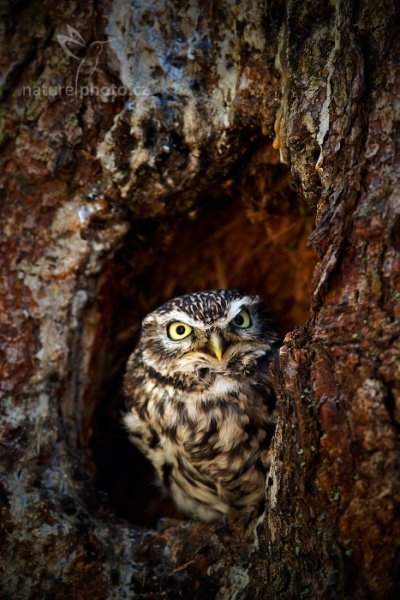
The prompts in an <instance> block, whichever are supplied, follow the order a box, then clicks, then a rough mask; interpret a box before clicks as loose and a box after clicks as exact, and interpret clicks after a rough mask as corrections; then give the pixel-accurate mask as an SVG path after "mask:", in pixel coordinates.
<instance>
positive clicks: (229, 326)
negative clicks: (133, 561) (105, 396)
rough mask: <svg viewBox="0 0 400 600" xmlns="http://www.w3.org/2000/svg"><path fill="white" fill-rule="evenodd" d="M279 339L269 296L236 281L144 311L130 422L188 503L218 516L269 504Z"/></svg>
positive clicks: (128, 390) (187, 508) (127, 385)
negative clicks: (273, 366)
mask: <svg viewBox="0 0 400 600" xmlns="http://www.w3.org/2000/svg"><path fill="white" fill-rule="evenodd" d="M278 340H279V337H278V335H277V333H276V332H275V331H274V329H273V325H272V321H271V319H270V317H269V316H268V314H267V311H266V308H265V306H264V304H263V302H262V300H261V298H260V297H259V296H247V295H245V294H242V293H240V292H238V291H236V290H215V291H208V292H198V293H194V294H187V295H185V296H180V297H178V298H175V299H173V300H170V301H169V302H166V303H165V304H163V305H162V306H161V307H160V308H158V309H157V310H155V311H153V312H151V313H150V314H148V315H147V317H145V319H144V320H143V323H142V331H141V337H140V340H139V342H138V345H137V347H136V350H135V351H134V352H133V354H132V355H131V357H130V359H129V362H128V365H127V371H126V375H125V382H124V393H125V396H126V399H127V413H126V414H125V416H124V422H125V425H126V427H127V429H128V431H129V435H130V439H131V440H132V442H133V443H134V444H135V445H136V446H137V447H138V448H139V450H141V452H143V454H145V456H146V457H147V458H148V459H149V460H150V461H151V462H152V464H153V466H154V468H155V470H156V472H157V475H158V478H159V480H160V482H162V484H163V486H164V488H165V489H166V490H168V492H169V493H170V494H171V496H172V498H173V499H174V501H175V504H176V505H177V507H178V508H179V509H181V510H182V511H183V512H185V513H187V514H191V515H193V516H196V517H198V518H199V519H202V520H204V521H211V520H214V519H218V518H221V517H224V516H227V517H229V516H231V515H240V514H243V515H246V516H249V515H251V514H253V513H254V512H255V511H257V510H259V509H260V506H261V504H262V499H263V497H264V485H265V474H266V467H265V456H266V454H267V450H268V447H269V444H270V441H271V438H272V435H273V433H274V407H275V399H274V394H273V390H272V386H271V383H270V379H269V374H268V367H269V363H270V362H271V360H272V359H273V358H274V356H275V354H276V352H277V348H278Z"/></svg>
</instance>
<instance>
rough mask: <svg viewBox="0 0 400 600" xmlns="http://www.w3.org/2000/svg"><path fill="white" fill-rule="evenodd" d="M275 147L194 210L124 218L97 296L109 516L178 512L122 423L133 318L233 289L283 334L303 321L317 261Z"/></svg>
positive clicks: (146, 520) (96, 430) (143, 517)
mask: <svg viewBox="0 0 400 600" xmlns="http://www.w3.org/2000/svg"><path fill="white" fill-rule="evenodd" d="M275 154H276V153H274V154H272V153H271V149H270V146H262V147H260V148H259V149H258V151H257V152H256V153H255V154H253V156H252V157H251V158H250V159H249V160H248V161H247V163H246V164H243V165H242V166H241V167H240V168H238V175H237V176H234V177H232V178H231V179H229V180H227V181H225V183H224V184H223V185H221V187H220V188H219V189H216V190H209V192H208V193H207V194H204V195H203V197H202V198H201V199H200V200H201V201H200V203H199V209H198V211H197V212H193V213H191V214H189V215H184V216H182V215H178V216H174V217H169V218H163V220H162V222H161V221H160V222H158V221H156V220H148V221H140V222H134V223H132V227H131V231H130V233H129V235H128V237H127V239H126V242H125V244H124V246H123V247H122V248H121V250H120V251H119V253H118V255H117V256H116V257H115V259H114V260H113V263H112V265H110V268H109V272H108V273H105V275H104V283H103V287H102V291H101V294H100V296H101V297H100V303H101V305H102V313H103V314H105V315H106V316H105V320H106V322H107V323H108V326H107V330H105V331H104V338H105V340H107V343H106V351H105V357H106V358H105V359H104V365H103V367H102V372H101V373H99V367H97V372H98V373H99V375H98V378H99V379H98V386H97V389H98V394H97V396H98V398H97V401H96V410H95V413H94V416H93V422H92V431H93V435H92V439H91V451H92V458H93V462H94V472H95V475H94V477H95V483H96V485H97V487H98V488H100V489H101V490H103V491H105V492H106V493H107V495H108V497H109V501H110V504H111V506H112V507H113V509H114V510H115V512H116V514H117V515H119V516H121V517H124V518H127V519H129V520H130V521H131V522H133V523H136V524H140V525H145V526H150V527H151V526H154V525H155V523H156V521H157V519H158V518H160V517H161V516H172V517H173V516H177V515H176V513H175V509H174V507H173V505H172V503H171V502H170V501H169V500H168V499H166V498H163V497H162V495H161V493H160V490H159V489H157V488H156V487H155V486H153V485H152V480H153V474H152V470H151V467H150V466H149V465H148V464H147V462H146V460H145V459H144V458H143V457H142V456H141V455H140V454H139V452H138V451H137V450H136V449H135V448H134V447H133V446H132V445H131V444H130V442H129V441H128V439H127V435H126V433H125V431H124V429H123V427H122V425H121V415H122V412H123V404H124V403H123V398H122V397H121V384H122V378H123V374H124V369H125V364H126V361H127V359H128V356H129V354H130V353H131V352H132V350H133V348H134V346H135V340H136V339H137V336H138V334H139V330H140V322H141V319H142V318H143V317H144V316H145V315H146V314H147V313H148V312H150V311H151V310H153V309H154V308H156V307H157V306H159V305H160V304H162V303H163V302H164V301H166V300H168V299H170V298H172V297H174V296H177V295H180V294H184V293H187V292H191V291H196V290H205V289H215V288H239V289H241V290H244V291H246V292H249V293H252V294H255V293H257V294H261V295H262V296H263V297H264V299H265V300H266V302H267V303H268V304H269V306H270V308H271V310H272V313H273V314H274V316H275V318H276V321H277V326H278V329H279V331H280V333H281V334H282V335H285V333H287V332H288V331H290V330H291V329H293V327H295V326H296V325H300V324H302V323H304V322H305V321H306V320H307V317H308V312H309V297H310V280H311V275H312V271H313V268H314V265H315V262H316V256H315V253H314V252H313V251H312V250H310V249H308V248H307V239H308V236H309V234H310V233H311V230H312V225H313V216H312V215H310V214H307V212H306V210H305V208H304V206H303V203H302V201H301V200H300V199H299V198H298V196H297V194H296V193H295V191H294V190H293V188H292V185H291V181H290V177H289V174H288V172H287V170H286V169H285V168H284V167H283V166H282V165H280V164H274V161H275V163H276V157H275ZM271 163H272V164H271ZM103 343H104V340H103Z"/></svg>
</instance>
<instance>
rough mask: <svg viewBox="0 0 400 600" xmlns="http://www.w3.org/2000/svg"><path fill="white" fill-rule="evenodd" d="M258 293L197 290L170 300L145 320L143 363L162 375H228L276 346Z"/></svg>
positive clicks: (270, 324) (142, 344)
mask: <svg viewBox="0 0 400 600" xmlns="http://www.w3.org/2000/svg"><path fill="white" fill-rule="evenodd" d="M277 341H278V335H277V334H276V332H275V331H274V329H273V326H272V321H271V319H270V318H269V316H268V314H267V311H266V308H265V305H264V303H263V301H262V299H261V298H260V296H249V295H245V294H243V293H241V292H239V291H237V290H213V291H206V292H197V293H193V294H187V295H185V296H180V297H178V298H174V299H173V300H170V301H169V302H166V303H165V304H163V305H162V306H160V307H159V308H158V309H157V310H155V311H153V312H152V313H150V314H148V315H147V316H146V318H145V319H144V320H143V324H142V335H141V347H142V353H143V358H144V361H145V362H146V364H147V365H149V366H151V367H153V368H155V369H157V371H158V372H160V373H164V374H165V375H171V374H176V373H201V371H203V372H215V373H225V374H226V373H227V372H231V373H232V374H233V373H235V372H236V371H238V370H239V371H240V369H241V368H242V367H243V368H245V367H246V365H248V364H250V363H251V362H253V363H254V361H256V360H257V359H258V358H259V357H261V356H267V355H268V353H271V354H272V351H273V350H274V348H275V347H276V344H277Z"/></svg>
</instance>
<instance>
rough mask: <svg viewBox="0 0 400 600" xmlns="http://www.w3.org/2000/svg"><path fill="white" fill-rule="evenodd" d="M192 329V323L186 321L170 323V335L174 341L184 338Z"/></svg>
mask: <svg viewBox="0 0 400 600" xmlns="http://www.w3.org/2000/svg"><path fill="white" fill-rule="evenodd" d="M192 331H193V330H192V328H191V327H190V325H186V323H181V322H180V321H176V322H175V323H171V325H168V337H169V338H170V339H171V340H174V342H178V341H179V340H184V339H185V338H186V337H187V336H188V335H190V334H191V333H192Z"/></svg>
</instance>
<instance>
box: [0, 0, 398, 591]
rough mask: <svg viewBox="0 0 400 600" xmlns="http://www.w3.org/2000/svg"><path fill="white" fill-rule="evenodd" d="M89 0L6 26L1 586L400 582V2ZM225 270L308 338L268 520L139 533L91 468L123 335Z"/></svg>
mask: <svg viewBox="0 0 400 600" xmlns="http://www.w3.org/2000/svg"><path fill="white" fill-rule="evenodd" d="M53 4H54V3H53ZM83 6H84V5H82V6H78V5H76V4H75V3H68V4H67V3H65V6H64V7H57V6H55V5H50V4H49V5H48V6H47V5H46V3H43V4H41V5H39V6H35V5H34V4H33V3H30V2H20V3H19V2H13V3H10V5H9V7H8V8H7V9H4V15H3V16H2V28H1V36H2V37H1V48H2V59H1V61H2V96H1V98H2V100H1V102H2V111H1V115H0V117H1V137H0V142H1V147H0V159H1V169H2V175H3V183H2V192H1V193H2V206H1V223H2V232H1V238H2V243H3V245H2V250H1V253H0V263H1V271H0V282H1V283H0V285H1V288H0V289H1V301H2V303H1V309H0V335H1V346H0V350H1V353H2V354H1V363H0V368H1V382H0V390H1V394H2V398H1V405H0V426H1V429H0V454H1V473H0V511H1V518H0V524H1V525H0V527H1V535H0V557H1V558H0V567H1V571H2V573H1V578H0V591H1V597H2V598H24V599H25V598H47V597H49V598H53V597H54V598H57V599H69V598H91V599H92V598H99V599H100V598H102V599H103V598H129V597H138V598H158V597H164V598H179V597H181V598H185V597H189V596H190V597H198V598H202V597H203V598H214V597H215V598H220V599H224V598H265V597H268V598H282V599H283V598H317V599H318V598H321V599H326V598H328V599H329V598H348V599H350V598H354V599H355V598H398V597H399V595H400V589H399V582H398V580H397V579H396V573H398V572H399V571H400V565H399V547H398V545H399V540H400V535H399V534H400V531H399V528H400V527H399V520H398V516H397V513H398V511H399V503H400V489H399V487H400V484H399V481H400V477H399V475H400V473H399V471H400V465H399V427H400V394H399V331H400V321H399V319H400V306H399V292H398V289H399V280H398V279H399V272H400V268H399V267H400V265H399V262H400V261H399V252H400V207H399V202H398V194H397V189H398V186H399V181H398V179H399V168H398V162H399V148H400V143H399V142H400V140H399V136H400V129H399V119H400V106H399V100H398V98H399V97H400V93H399V92H400V90H399V87H400V73H399V71H400V69H399V59H398V57H399V56H400V43H399V33H398V32H399V23H398V15H397V13H396V9H395V4H394V3H392V2H390V1H388V2H386V3H384V2H377V1H374V0H366V1H365V2H360V3H352V2H350V1H347V2H346V1H338V2H336V3H333V4H329V3H319V4H318V3H317V4H316V3H312V2H304V1H300V0H288V2H286V3H282V4H279V5H278V4H277V3H272V2H271V3H268V2H266V3H263V2H260V3H258V2H250V1H249V2H248V3H240V4H236V3H235V2H234V1H233V0H232V1H230V0H226V1H225V2H223V1H222V0H221V1H218V2H207V3H200V2H196V1H195V0H193V2H190V3H189V4H187V5H186V6H185V7H181V3H180V2H178V1H177V0H176V1H173V0H165V2H157V3H156V6H155V7H151V8H149V6H148V3H146V2H140V1H139V0H135V1H133V2H132V3H130V4H126V3H124V2H122V1H119V0H115V1H114V2H110V3H106V2H100V3H97V4H96V6H95V7H94V6H88V7H86V8H84V7H83ZM67 25H69V26H71V27H74V28H75V29H76V30H78V31H79V33H80V35H81V36H82V39H81V40H79V41H80V44H81V45H80V46H77V44H76V37H75V45H73V44H72V42H69V46H68V48H70V49H71V50H73V52H74V54H76V57H78V58H76V57H75V58H74V57H73V56H71V55H69V54H68V53H67V52H66V51H65V48H64V49H63V48H62V47H61V45H60V44H59V40H57V36H60V35H68V36H69V37H71V35H75V34H71V30H69V31H68V30H67ZM107 35H108V38H107ZM61 39H62V38H61ZM105 40H107V44H99V42H101V41H105ZM84 45H85V46H86V47H84ZM100 49H101V52H100ZM78 59H79V60H78ZM91 84H94V85H97V86H100V87H107V88H108V89H110V87H111V86H112V85H115V86H117V87H118V86H120V85H121V84H123V86H124V90H123V93H122V92H121V93H116V94H114V95H111V96H110V95H108V96H107V95H104V94H100V93H95V92H94V93H88V94H86V93H82V89H81V86H82V85H86V86H88V85H91ZM42 85H44V86H45V87H46V89H48V86H72V87H73V88H75V89H74V93H73V94H72V95H68V94H67V92H65V90H64V92H63V93H56V94H55V95H54V96H51V95H49V94H48V93H47V94H46V93H44V92H43V89H42V91H41V92H38V93H35V92H34V91H33V92H32V93H31V94H30V95H29V93H28V92H27V91H26V90H25V93H23V89H24V86H31V89H32V90H35V89H36V90H37V89H39V87H40V86H42ZM75 92H76V93H75ZM275 117H276V119H275ZM274 121H275V131H276V139H275V144H274V145H275V147H277V146H279V147H280V154H281V158H282V160H283V161H284V162H285V163H286V164H287V165H288V168H289V169H290V171H291V174H292V178H293V181H294V182H295V184H296V186H297V188H298V191H299V194H300V196H299V197H298V198H297V200H296V196H295V195H294V192H293V190H291V189H290V186H289V185H288V183H287V177H286V176H285V174H284V173H283V172H282V168H281V167H279V166H278V165H277V164H276V163H277V157H276V155H275V156H274V152H273V151H272V150H271V148H270V147H269V146H268V143H267V138H270V140H271V139H272V137H273V126H274ZM271 188H272V190H271ZM302 199H304V200H305V202H306V203H307V205H308V207H309V210H310V211H312V212H313V213H314V217H315V227H314V231H313V232H312V235H311V244H312V246H313V247H314V248H315V250H316V251H317V253H318V262H317V266H316V268H315V271H314V277H313V282H312V293H310V294H308V288H307V280H308V279H309V276H310V270H311V268H312V266H313V265H314V262H315V259H314V257H313V254H312V252H311V251H310V250H307V249H306V247H305V243H304V242H305V239H306V237H307V235H308V233H309V225H310V219H311V218H310V217H309V216H307V211H305V209H304V208H303V206H302ZM240 207H242V208H240ZM178 215H179V216H178ZM190 223H195V225H190ZM211 223H212V224H213V225H212V228H213V231H212V236H211V238H210V237H208V236H207V229H208V227H209V224H211ZM252 223H253V224H252ZM252 227H255V229H254V228H252ZM182 232H185V233H184V234H183V233H182ZM197 240H199V241H197ZM249 240H250V241H249ZM255 240H257V241H258V240H259V243H255ZM196 244H197V245H196ZM242 247H243V248H244V250H243V253H242V254H241V253H239V252H236V253H235V252H234V254H233V256H234V259H232V258H230V256H229V254H230V248H235V249H236V248H242ZM200 249H201V252H200ZM208 249H209V251H207V250H208ZM221 249H222V250H221ZM191 250H193V252H191ZM198 252H200V254H199V256H201V264H207V265H209V268H208V269H207V268H204V270H203V272H200V274H199V275H198V276H194V277H193V276H192V273H193V271H196V268H197V267H196V264H197V263H196V259H195V257H196V256H197V253H198ZM279 259H281V260H282V268H280V269H279V268H277V264H278V265H279ZM253 263H255V264H256V265H257V268H255V269H254V271H252V269H251V268H250V266H249V265H251V264H253ZM200 271H201V269H200ZM160 282H162V284H161V283H160ZM183 282H184V283H183ZM232 283H234V284H235V285H241V284H242V285H243V287H246V286H248V287H249V288H250V290H249V291H253V290H254V291H258V290H257V289H256V288H257V287H258V288H259V289H260V290H262V291H265V293H266V295H267V296H270V297H269V300H270V302H271V304H272V305H273V308H274V309H275V311H276V313H277V318H278V320H279V322H280V324H281V327H282V330H284V331H288V330H291V331H290V332H289V333H288V335H287V336H286V339H285V343H284V345H283V347H282V350H281V354H280V360H279V364H277V365H276V367H275V385H276V390H277V393H278V397H279V405H278V407H279V421H278V427H277V433H276V436H275V440H274V445H273V452H272V454H273V460H272V469H271V473H270V475H269V477H268V478H267V485H266V509H265V513H264V515H263V516H262V518H261V519H260V520H259V522H258V523H255V524H253V525H251V526H250V527H249V528H248V529H247V531H246V532H245V533H243V531H242V529H241V527H242V526H241V525H240V524H237V525H235V526H232V527H231V528H227V527H225V526H222V525H204V524H200V523H189V524H188V523H185V524H182V525H181V526H179V527H171V528H169V529H166V530H165V531H163V532H157V531H154V530H146V529H145V528H143V527H139V526H135V525H132V524H131V523H129V522H127V521H124V520H123V519H122V518H121V514H122V513H123V511H122V512H121V513H120V514H116V513H115V512H113V511H112V510H111V509H110V506H109V504H108V499H107V496H106V495H105V494H104V493H102V492H100V491H99V490H98V489H96V487H95V486H94V482H95V481H96V475H95V473H94V472H93V471H94V470H95V469H96V468H97V469H100V470H101V469H102V468H103V467H102V466H101V465H102V464H104V454H105V451H104V448H105V449H106V452H107V450H108V448H109V444H110V443H111V442H112V440H113V439H114V436H113V435H110V434H108V437H107V434H104V427H105V425H104V423H105V422H106V423H107V422H108V416H109V415H110V414H113V415H114V416H113V417H112V418H114V423H116V422H117V420H118V416H115V414H114V413H115V412H118V390H117V389H116V388H117V384H116V383H115V381H116V380H118V377H119V376H120V373H121V371H122V368H123V367H122V366H121V363H123V361H124V358H125V356H126V353H127V346H129V347H131V346H132V343H133V341H132V340H133V336H134V333H135V331H137V327H138V320H139V318H140V316H141V315H142V314H143V312H145V311H146V310H147V309H148V308H152V306H150V305H149V304H151V303H152V302H158V301H160V300H163V299H164V296H168V295H169V294H171V295H172V294H173V293H175V292H176V291H186V290H187V289H189V288H192V287H195V286H200V285H202V284H204V287H212V285H214V284H223V285H225V284H226V285H231V284H232ZM303 283H304V285H303ZM181 288H182V289H181ZM268 288H269V289H270V290H271V288H272V289H273V292H272V293H270V294H268ZM155 290H156V291H155ZM309 295H310V296H311V315H310V318H309V320H308V321H307V323H305V324H303V325H301V326H299V327H297V328H295V329H293V327H294V325H300V324H302V323H304V321H305V315H306V313H307V297H308V296H309ZM149 298H150V299H151V300H149ZM274 303H275V304H274ZM293 306H295V307H297V308H293ZM126 315H131V316H130V317H128V316H126ZM125 317H126V319H125ZM112 370H113V372H112V373H111V372H110V371H112ZM110 382H111V383H110ZM110 386H111V387H112V386H113V387H114V388H115V389H114V391H113V392H110V396H109V389H110ZM109 397H110V398H111V400H109V401H108V400H107V398H109ZM105 407H106V408H105ZM99 412H100V417H96V415H98V414H99ZM114 428H115V425H114ZM93 429H94V431H95V433H94V436H93V435H92V433H93ZM120 433H121V432H120ZM103 434H104V435H106V437H104V440H105V441H104V444H103V458H101V459H99V458H98V456H99V455H101V454H102V453H101V451H100V448H101V446H102V438H101V436H102V435H103ZM121 435H122V433H121ZM93 438H94V439H95V445H94V446H93V442H92V440H93ZM99 438H100V439H99ZM112 452H113V451H112V449H110V453H112ZM124 456H126V455H121V457H120V459H121V461H123V457H124ZM96 461H97V467H96ZM102 461H103V462H102ZM113 468H115V469H117V468H118V465H116V464H115V465H112V466H111V469H113ZM137 476H138V474H137V472H136V475H135V476H134V477H133V479H134V480H135V482H137V483H136V485H137V487H138V488H140V486H141V485H142V483H141V482H140V481H139V480H137V479H135V478H136V477H137ZM124 477H125V478H126V473H124ZM108 491H109V490H108ZM136 493H137V495H140V489H138V490H137V491H136ZM110 494H111V492H110ZM110 494H109V495H110ZM111 495H112V494H111ZM135 510H136V509H135ZM396 517H397V518H396ZM132 518H133V519H134V517H132ZM144 520H145V519H144Z"/></svg>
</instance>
